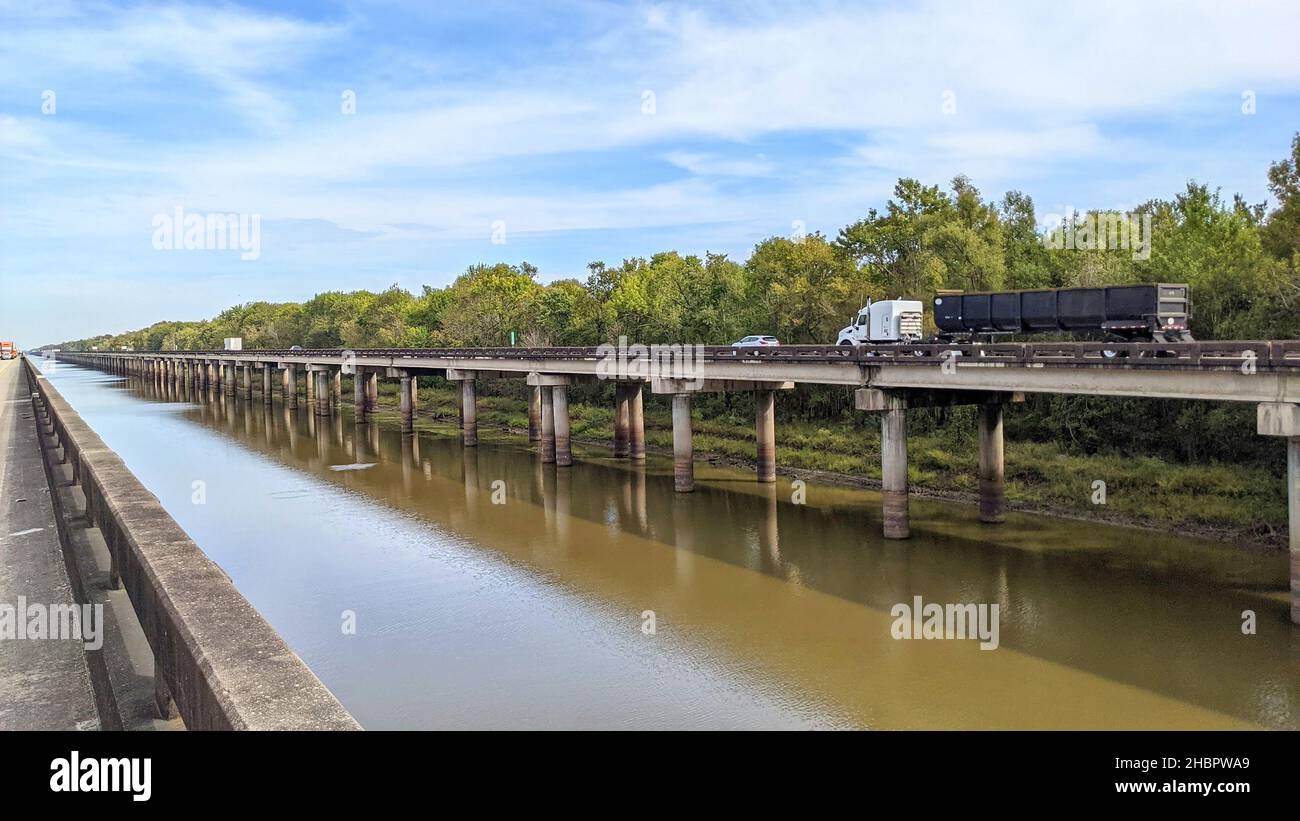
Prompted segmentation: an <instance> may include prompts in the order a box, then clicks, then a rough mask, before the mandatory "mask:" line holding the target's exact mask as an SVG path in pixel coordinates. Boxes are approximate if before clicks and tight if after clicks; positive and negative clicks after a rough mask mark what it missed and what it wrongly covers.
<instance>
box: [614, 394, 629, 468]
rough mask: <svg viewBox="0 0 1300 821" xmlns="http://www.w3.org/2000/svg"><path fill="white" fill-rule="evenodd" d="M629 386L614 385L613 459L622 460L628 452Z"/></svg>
mask: <svg viewBox="0 0 1300 821" xmlns="http://www.w3.org/2000/svg"><path fill="white" fill-rule="evenodd" d="M628 387H629V384H628V383H626V382H615V383H614V457H615V458H623V457H626V456H627V455H628V454H629V452H630V447H629V442H628V425H629V422H630V416H631V409H630V408H629V407H628V406H629V404H630V403H629V401H628V400H629V397H628V390H627V389H628Z"/></svg>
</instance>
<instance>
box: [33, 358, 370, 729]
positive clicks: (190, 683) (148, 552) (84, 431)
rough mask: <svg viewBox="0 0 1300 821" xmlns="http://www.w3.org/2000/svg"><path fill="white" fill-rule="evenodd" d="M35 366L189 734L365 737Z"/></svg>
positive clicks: (42, 394) (44, 400) (90, 514)
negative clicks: (346, 733)
mask: <svg viewBox="0 0 1300 821" xmlns="http://www.w3.org/2000/svg"><path fill="white" fill-rule="evenodd" d="M24 363H25V364H26V367H27V373H28V377H29V381H30V384H31V385H32V386H33V387H34V388H35V390H36V392H37V395H38V396H39V400H40V403H41V404H42V405H43V406H44V409H45V411H46V413H47V415H48V417H49V420H50V423H51V426H52V428H53V433H54V434H55V435H56V436H57V437H58V441H59V443H60V444H61V445H62V448H63V457H64V459H65V460H66V461H68V462H70V463H71V465H72V472H73V478H74V481H75V482H76V483H77V484H78V485H80V486H81V489H82V491H83V492H84V494H85V498H86V518H87V519H88V520H89V521H90V522H91V523H93V524H94V525H96V526H98V527H99V529H100V531H101V532H102V533H103V536H104V541H105V542H106V543H107V545H108V550H109V554H110V556H111V558H112V569H113V575H114V576H115V577H116V578H120V580H121V583H122V584H123V585H125V587H126V591H127V595H128V596H129V597H130V599H131V605H132V608H133V609H134V610H135V613H136V616H137V617H138V619H139V621H140V625H141V626H142V627H143V629H144V633H145V636H146V638H147V639H148V641H149V646H150V648H151V649H152V650H153V654H154V659H155V675H157V676H159V677H161V679H162V680H163V682H165V684H166V686H167V691H168V692H169V693H170V695H171V697H172V699H173V700H174V701H175V703H176V708H177V710H178V712H179V713H180V715H181V718H182V719H184V721H185V726H186V727H187V728H188V729H191V730H219V729H297V730H356V729H360V726H359V725H358V724H357V722H356V720H355V719H354V718H353V717H352V716H351V715H350V714H349V713H348V711H347V710H346V709H344V707H343V705H342V704H340V703H339V701H338V699H337V698H335V697H334V694H333V693H331V692H330V691H329V690H328V689H327V688H326V687H325V685H324V684H322V683H321V681H320V680H319V679H318V678H317V677H316V676H315V674H313V673H312V671H311V670H310V669H308V667H307V665H306V664H304V663H303V661H302V660H301V659H300V658H299V657H298V656H297V655H296V654H295V653H294V652H293V650H292V649H290V648H289V646H288V645H287V644H286V643H285V642H284V639H282V638H281V637H280V636H279V634H278V633H276V632H275V630H274V629H273V628H272V627H271V625H269V624H268V623H267V622H266V620H265V619H263V618H262V616H261V615H260V614H259V613H258V612H257V611H256V610H255V609H254V608H253V606H252V605H251V604H250V603H249V602H248V600H247V599H245V598H244V597H243V596H242V595H241V594H240V593H239V591H238V590H236V589H235V586H234V584H233V583H232V582H231V580H230V578H229V577H228V576H227V575H226V574H225V572H224V571H222V570H221V568H220V567H218V566H217V565H216V563H214V562H213V561H212V560H211V559H209V558H208V557H207V555H205V554H204V553H203V551H202V550H200V549H199V547H198V545H196V544H195V543H194V541H193V540H191V539H190V537H189V536H188V535H187V534H186V533H185V531H184V530H182V529H181V527H180V525H178V524H177V523H176V521H175V520H174V519H172V517H171V515H170V514H168V513H167V511H166V510H165V509H164V508H163V506H162V504H161V503H160V502H159V501H158V499H157V497H155V496H154V495H153V494H152V493H150V492H149V491H148V490H147V489H146V488H145V487H144V485H142V484H141V483H140V481H139V480H138V479H137V478H136V477H135V475H134V474H132V473H131V471H130V470H129V469H128V468H127V466H126V464H125V463H124V462H123V461H122V459H121V457H119V456H118V455H117V454H116V453H114V452H113V450H112V449H110V448H109V447H108V446H107V445H105V444H104V442H103V440H102V439H100V438H99V436H98V435H97V434H96V433H95V432H94V431H93V430H92V429H91V428H90V426H89V425H87V424H86V423H85V421H84V420H82V418H81V416H80V415H78V414H77V412H76V411H75V410H73V409H72V407H71V405H69V404H68V402H67V401H66V400H65V399H64V398H63V396H62V395H60V394H59V392H58V390H56V389H55V388H54V387H53V386H52V385H51V384H50V383H49V381H48V380H47V379H45V377H44V376H43V375H42V374H41V373H40V371H38V370H37V369H36V368H35V366H33V365H32V364H31V362H30V360H27V359H24Z"/></svg>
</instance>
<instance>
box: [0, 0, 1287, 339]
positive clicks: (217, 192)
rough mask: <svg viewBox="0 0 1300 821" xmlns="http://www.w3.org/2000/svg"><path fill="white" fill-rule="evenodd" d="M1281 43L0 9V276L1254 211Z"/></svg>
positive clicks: (980, 10)
mask: <svg viewBox="0 0 1300 821" xmlns="http://www.w3.org/2000/svg"><path fill="white" fill-rule="evenodd" d="M1298 23H1300V11H1298V10H1297V8H1296V6H1295V4H1294V3H1293V2H1276V1H1274V2H1267V1H1266V0H1261V2H1254V3H1251V4H1249V5H1245V6H1228V5H1221V4H1219V3H1211V2H1200V1H1199V0H1197V1H1195V2H1178V3H1167V4H1166V3H1131V2H1128V3H1121V2H1063V3H1055V4H1041V3H1030V2H1008V3H999V4H997V6H996V8H991V7H988V6H987V5H984V4H970V3H958V2H939V1H938V0H932V1H931V2H924V3H920V4H917V5H911V6H902V5H896V4H889V3H882V4H871V5H864V4H861V3H850V2H843V3H839V2H813V3H807V4H800V5H799V6H797V7H791V6H781V5H774V4H758V5H756V4H752V3H739V2H737V3H722V4H708V5H700V6H691V5H689V4H681V3H660V4H634V5H630V6H623V5H613V4H611V5H590V4H585V3H572V4H566V5H565V6H564V7H562V9H561V11H553V10H543V9H539V8H537V7H535V6H533V5H531V4H523V3H520V4H489V5H488V6H485V7H483V8H477V7H464V8H462V7H451V6H447V7H443V6H429V7H424V6H415V7H410V8H405V9H403V8H396V7H390V6H376V7H347V8H346V10H345V11H342V12H337V11H331V12H324V13H320V12H312V13H311V14H310V15H308V14H291V13H289V12H284V11H281V12H276V13H270V12H265V11H261V10H258V9H255V8H252V7H244V6H238V5H230V4H220V5H199V4H177V5H168V6H162V7H145V6H117V5H103V4H98V3H96V4H93V5H91V4H87V5H81V4H75V3H47V4H41V5H38V6H33V5H30V4H17V3H15V4H0V24H2V25H3V27H4V29H5V48H4V49H3V50H0V79H3V80H4V82H3V83H0V162H3V163H4V165H5V173H6V196H5V197H4V199H3V200H2V201H0V228H3V229H4V230H5V231H6V239H5V240H3V243H4V247H3V252H4V253H3V261H4V265H5V268H6V271H7V272H12V273H13V274H17V275H26V276H51V277H53V276H56V275H57V276H58V277H59V279H58V281H59V282H67V281H70V278H71V279H75V278H76V277H78V276H85V277H87V278H93V277H95V276H96V273H95V271H92V270H88V269H87V266H88V265H89V264H91V262H93V264H94V265H95V266H96V267H97V268H98V269H99V270H111V271H114V272H117V273H115V274H114V275H115V276H122V277H132V278H138V277H148V276H164V275H169V276H173V277H174V276H176V275H177V274H178V273H180V274H181V275H183V276H185V277H188V278H189V279H190V280H197V279H199V278H203V277H213V276H218V275H220V276H223V277H226V276H236V277H243V276H244V274H242V273H232V271H231V270H228V269H227V266H228V265H229V263H228V261H227V260H224V259H216V258H214V257H212V256H211V255H204V254H190V255H185V254H172V255H168V256H165V257H161V258H160V257H159V255H158V254H157V253H156V252H153V251H152V249H151V247H150V244H149V242H148V238H149V230H150V219H151V216H152V215H153V214H155V213H158V212H160V211H166V210H169V209H171V208H172V207H173V206H175V205H177V204H180V205H183V206H185V207H186V208H187V209H189V210H196V211H201V210H219V211H238V212H252V213H258V214H261V215H262V217H263V219H264V221H265V224H266V225H267V226H268V228H267V237H266V241H265V242H264V254H263V257H262V259H261V260H259V261H258V262H257V263H256V266H257V269H258V272H259V273H258V275H257V276H258V277H260V281H261V282H262V283H263V285H262V286H261V287H262V288H263V290H264V292H265V294H266V295H267V296H274V297H277V298H285V297H288V296H301V295H304V294H306V293H310V292H311V291H312V290H315V287H316V286H317V285H318V284H319V285H320V286H321V287H354V286H357V285H359V284H361V283H360V282H358V280H360V279H364V278H368V277H375V278H379V279H382V278H383V277H384V276H385V273H386V272H388V271H392V272H396V273H395V275H394V278H403V277H417V276H418V277H421V278H423V280H424V281H429V282H432V283H440V282H445V281H446V280H447V279H449V278H450V277H451V276H452V275H453V274H454V273H455V271H456V270H458V269H459V268H461V267H462V266H463V265H464V264H466V263H467V262H468V261H476V260H497V259H507V260H511V261H517V260H518V259H520V258H523V257H529V258H531V259H532V261H535V262H539V263H540V264H541V265H542V271H543V276H556V275H565V274H572V273H574V272H578V271H581V269H582V266H583V265H584V264H585V263H586V262H587V261H589V260H591V259H593V258H600V257H604V258H615V259H616V258H619V257H621V256H627V255H633V254H645V253H650V252H653V251H655V250H660V249H662V248H663V247H680V248H681V250H683V251H697V252H698V251H700V250H704V249H703V248H701V247H699V245H701V244H707V246H708V248H709V249H710V250H715V251H717V250H720V251H726V252H730V253H733V254H737V255H743V254H744V252H745V250H746V249H747V248H748V247H750V245H751V244H752V243H753V241H754V240H755V239H757V238H760V237H762V236H764V235H765V234H771V233H786V232H788V230H789V226H790V224H791V223H792V221H794V220H800V221H802V222H803V223H804V224H805V225H807V227H808V229H809V230H823V231H826V232H828V233H834V231H835V230H837V229H838V227H840V226H841V225H843V224H845V223H847V222H849V221H851V220H853V219H855V218H857V217H859V216H861V214H862V213H863V212H865V211H866V209H867V208H869V207H872V206H879V205H881V204H882V200H883V198H884V197H885V196H887V195H888V192H889V190H890V188H891V186H892V184H893V182H894V180H896V179H897V178H898V177H900V176H917V177H921V178H923V179H925V180H926V181H927V182H945V181H946V180H947V179H948V178H950V177H951V176H953V175H954V174H957V173H965V174H968V175H970V176H971V177H972V178H973V179H974V181H975V182H976V184H978V185H979V186H981V188H982V189H983V190H985V191H986V192H987V194H988V196H990V197H994V196H998V195H1000V193H1001V192H1002V191H1003V190H1005V189H1006V188H1011V187H1015V188H1021V189H1023V190H1026V191H1028V192H1029V193H1031V194H1034V195H1035V196H1036V197H1038V198H1039V199H1040V201H1042V202H1045V203H1049V204H1051V203H1059V202H1068V203H1071V204H1073V205H1075V206H1078V207H1087V206H1089V205H1092V204H1101V205H1110V204H1113V203H1115V202H1117V201H1133V200H1140V199H1144V198H1146V197H1149V196H1154V195H1160V194H1166V195H1167V194H1169V193H1172V189H1174V188H1176V187H1178V186H1179V185H1180V184H1181V183H1182V181H1184V180H1186V179H1187V178H1189V177H1198V178H1202V179H1209V180H1211V181H1214V182H1216V183H1219V184H1222V185H1224V186H1225V187H1226V188H1228V189H1231V190H1242V191H1244V192H1245V193H1246V194H1247V195H1248V196H1251V197H1252V198H1253V199H1256V200H1258V199H1261V198H1262V196H1263V190H1264V189H1263V172H1264V168H1265V166H1266V164H1267V161H1268V160H1269V159H1270V158H1276V157H1277V156H1279V155H1280V153H1281V152H1282V151H1284V150H1285V146H1286V143H1287V140H1288V139H1289V136H1290V132H1291V131H1292V130H1294V128H1295V127H1296V126H1295V123H1294V118H1293V117H1291V118H1288V117H1287V116H1286V113H1287V112H1288V111H1289V112H1291V113H1294V111H1295V110H1296V108H1295V105H1296V102H1297V100H1298V99H1300V62H1297V61H1296V60H1295V59H1294V55H1293V52H1294V43H1293V40H1294V34H1295V32H1296V31H1297V29H1298V28H1300V26H1298V25H1297V24H1298ZM47 90H49V91H52V92H54V94H55V95H56V99H57V112H56V113H53V114H51V113H43V112H42V109H41V105H42V96H41V95H42V92H44V91H47ZM1247 91H1250V92H1253V93H1254V94H1255V95H1257V97H1258V114H1257V115H1252V116H1249V117H1247V116H1245V115H1243V113H1242V110H1241V102H1242V94H1243V93H1245V92H1247ZM345 94H351V95H353V97H352V99H353V100H354V101H355V113H345V106H344V105H343V103H344V99H345ZM1049 207H1050V205H1049ZM496 222H502V223H504V224H505V226H506V227H507V233H506V236H507V237H508V239H507V242H506V244H505V245H504V246H502V245H494V244H492V242H491V236H492V225H493V224H494V223H496ZM295 225H296V226H298V228H296V229H293V230H290V229H289V226H295ZM306 225H315V226H317V230H313V231H310V232H305V231H304V229H303V228H302V226H306ZM277 226H279V228H277ZM327 226H332V227H333V228H332V229H331V228H329V227H327ZM277 237H278V238H279V239H281V240H282V241H283V242H284V247H283V248H281V249H280V251H281V252H277V249H276V247H275V242H276V240H277ZM290 249H292V253H288V251H289V250H290ZM88 261H90V262H88ZM233 270H234V271H238V270H239V269H233ZM390 281H391V280H390ZM416 284H418V283H416ZM253 287H254V286H252V285H250V286H249V289H250V290H252V289H253ZM73 290H75V289H73ZM82 292H83V293H85V294H91V293H93V294H95V295H96V297H95V299H94V300H93V302H91V301H89V300H83V301H81V302H77V297H76V296H75V295H74V296H73V304H70V306H69V307H68V309H67V310H65V311H63V312H62V313H61V314H60V317H59V321H60V322H61V323H62V325H61V326H60V327H65V326H66V327H65V330H64V331H61V332H59V333H53V332H50V333H46V332H44V330H42V328H41V326H40V324H39V323H40V322H41V320H40V319H28V318H27V317H28V316H39V311H36V312H34V311H33V309H34V307H35V306H31V305H28V306H25V305H24V304H23V302H22V299H23V298H22V297H21V296H19V297H18V299H17V300H7V301H6V302H7V305H6V306H5V307H2V308H0V312H3V313H4V316H3V317H2V318H3V319H4V320H5V321H6V322H13V323H16V324H17V325H19V326H20V327H23V328H25V329H26V331H27V332H28V333H29V334H30V335H32V336H34V337H38V338H39V339H40V340H41V341H44V340H45V339H47V338H53V337H57V336H59V335H64V336H71V335H80V334H82V333H88V332H91V331H93V330H97V325H96V323H98V322H102V318H103V316H104V301H105V299H108V300H109V301H110V302H111V299H112V298H111V296H110V297H105V296H104V294H103V291H102V290H96V289H90V288H87V289H83V291H82ZM198 292H199V289H195V291H194V293H198ZM202 293H203V294H205V296H203V297H202V299H199V297H197V296H195V297H194V299H195V300H198V302H194V303H193V304H195V305H197V304H199V302H201V303H202V304H203V305H205V306H208V307H206V308H203V309H202V310H205V311H207V312H211V311H214V310H216V309H218V308H220V307H222V304H221V297H220V296H219V294H220V293H221V289H220V288H217V289H208V288H204V289H202ZM209 293H213V294H218V296H211V297H209V296H207V294H209ZM256 295H257V294H256V293H249V294H248V298H253V297H254V296H256ZM207 299H211V300H212V301H211V304H210V305H209V303H208V302H204V301H203V300H207ZM227 301H228V300H227ZM124 302H125V297H124ZM187 304H188V303H187ZM154 308H156V306H150V309H151V310H152V309H154ZM132 310H135V308H134V307H133V308H132ZM195 310H199V308H195Z"/></svg>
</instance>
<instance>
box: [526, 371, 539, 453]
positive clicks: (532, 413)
mask: <svg viewBox="0 0 1300 821" xmlns="http://www.w3.org/2000/svg"><path fill="white" fill-rule="evenodd" d="M541 439H542V389H541V388H539V387H537V386H536V385H534V386H533V387H530V388H529V389H528V441H529V442H539V441H541Z"/></svg>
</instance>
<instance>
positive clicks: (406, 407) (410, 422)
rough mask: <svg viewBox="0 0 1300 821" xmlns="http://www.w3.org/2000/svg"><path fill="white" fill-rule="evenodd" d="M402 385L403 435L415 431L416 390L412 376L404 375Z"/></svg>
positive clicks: (400, 399)
mask: <svg viewBox="0 0 1300 821" xmlns="http://www.w3.org/2000/svg"><path fill="white" fill-rule="evenodd" d="M401 384H402V387H401V391H400V397H399V402H400V404H401V408H402V433H413V432H414V431H415V397H414V389H413V388H412V387H411V385H412V379H411V376H410V374H403V375H402V377H401Z"/></svg>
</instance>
